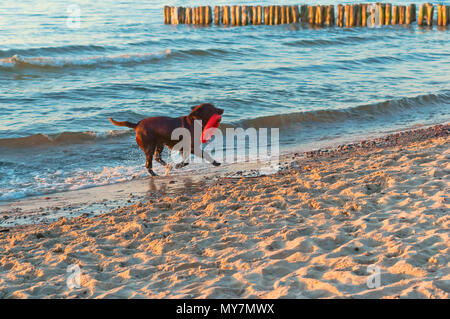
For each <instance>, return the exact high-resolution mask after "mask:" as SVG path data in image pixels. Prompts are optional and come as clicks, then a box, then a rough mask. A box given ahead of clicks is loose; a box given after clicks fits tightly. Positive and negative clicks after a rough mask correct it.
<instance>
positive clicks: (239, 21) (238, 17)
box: [235, 6, 242, 25]
mask: <svg viewBox="0 0 450 319" xmlns="http://www.w3.org/2000/svg"><path fill="white" fill-rule="evenodd" d="M235 10H236V25H242V7H241V6H236V9H235Z"/></svg>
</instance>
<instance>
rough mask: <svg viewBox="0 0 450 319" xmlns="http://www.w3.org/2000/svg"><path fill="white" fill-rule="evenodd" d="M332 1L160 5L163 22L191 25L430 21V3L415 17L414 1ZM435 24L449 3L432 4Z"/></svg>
mask: <svg viewBox="0 0 450 319" xmlns="http://www.w3.org/2000/svg"><path fill="white" fill-rule="evenodd" d="M334 8H335V7H334V6H333V5H315V6H308V5H300V6H297V5H283V6H279V5H271V6H237V5H236V6H214V11H213V9H212V8H211V7H210V6H201V7H195V8H187V7H169V6H165V7H164V23H165V24H195V25H210V24H212V23H213V21H214V24H216V25H232V26H245V25H261V24H264V25H277V24H290V23H299V22H303V23H309V24H311V25H317V26H324V25H327V26H332V25H335V24H336V25H337V26H338V27H344V26H345V27H356V26H361V27H364V26H375V25H389V24H393V25H395V24H411V23H412V22H414V21H416V20H417V24H418V25H421V26H422V25H429V26H431V25H433V21H434V9H435V7H434V5H433V4H431V3H425V4H422V5H421V6H420V7H419V15H418V17H416V11H417V10H416V5H415V4H410V5H408V6H404V5H392V4H390V3H372V4H345V5H342V4H338V5H337V10H336V14H335V10H334ZM436 11H437V21H436V22H437V24H438V26H447V25H449V24H450V19H449V16H450V6H447V5H440V4H438V5H437V6H436Z"/></svg>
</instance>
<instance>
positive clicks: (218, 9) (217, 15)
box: [214, 6, 220, 25]
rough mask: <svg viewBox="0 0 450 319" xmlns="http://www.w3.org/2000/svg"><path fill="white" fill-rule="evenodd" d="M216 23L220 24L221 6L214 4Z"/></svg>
mask: <svg viewBox="0 0 450 319" xmlns="http://www.w3.org/2000/svg"><path fill="white" fill-rule="evenodd" d="M214 24H215V25H220V7H219V6H214Z"/></svg>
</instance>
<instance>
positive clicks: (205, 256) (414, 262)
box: [0, 124, 450, 298]
mask: <svg viewBox="0 0 450 319" xmlns="http://www.w3.org/2000/svg"><path fill="white" fill-rule="evenodd" d="M448 135H449V125H448V124H447V125H438V126H434V127H430V128H426V129H419V130H414V131H409V132H403V133H397V134H392V135H389V136H386V137H383V138H378V139H374V140H369V141H363V142H358V143H352V144H348V145H342V146H340V147H338V148H335V149H327V150H317V151H313V152H308V153H304V154H303V153H301V154H300V153H299V154H296V153H292V154H289V155H287V156H285V157H284V158H283V159H282V161H281V162H282V169H281V170H280V171H279V172H278V173H276V174H273V175H270V176H255V174H253V170H254V169H255V168H250V167H245V166H244V167H242V166H241V167H236V166H233V167H228V168H222V169H223V171H220V173H218V174H217V175H212V176H210V175H208V176H202V177H201V178H193V179H192V180H191V182H188V183H187V185H188V186H187V187H186V183H184V184H183V183H181V184H179V183H178V181H177V180H176V178H175V177H161V178H160V179H159V180H158V181H157V180H155V181H153V182H149V181H148V180H145V181H142V180H141V181H133V182H130V183H129V184H126V185H125V184H124V185H116V186H111V187H110V189H109V190H108V191H105V192H96V191H95V190H85V191H84V192H85V193H84V195H82V194H81V192H80V193H77V194H73V193H72V194H71V195H70V194H69V195H67V194H65V195H61V197H60V198H59V197H58V196H59V195H57V196H51V195H50V196H49V197H50V199H44V198H40V199H35V200H36V201H37V204H36V206H33V205H35V204H33V203H30V202H26V203H25V204H23V203H22V206H20V207H19V206H15V209H16V213H17V214H18V215H21V214H22V215H23V216H29V215H30V213H33V212H34V213H35V217H36V216H37V217H36V218H35V219H27V218H29V217H25V218H22V219H27V222H23V223H20V222H17V221H16V222H14V220H15V219H16V218H17V217H16V216H15V214H14V211H13V210H12V209H14V207H13V206H9V208H8V209H4V210H3V212H2V215H0V219H3V220H4V221H3V224H2V226H4V227H2V228H0V298H25V297H30V298H46V297H49V298H58V297H63V298H64V297H69V298H73V297H79V298H113V297H116V298H131V297H134V298H138V297H143V298H178V297H182V298H283V297H289V298H399V297H400V298H448V294H449V291H450V284H449V283H450V277H449V276H450V275H449V274H450V272H449V257H448V256H449V246H450V245H449V244H450V242H449V216H448V211H449V208H450V207H449V198H448V191H449V186H450V179H449V173H450V164H449V157H450V151H449V144H448V143H449V138H448ZM184 180H185V179H184ZM139 183H141V184H139ZM149 183H150V184H149ZM152 183H153V185H154V186H151V185H152ZM144 184H146V185H147V186H146V187H144ZM133 185H134V186H133ZM139 185H140V187H141V188H140V189H141V191H140V192H139ZM164 185H165V186H164ZM142 189H144V190H142ZM119 190H122V191H120V192H119ZM130 193H131V195H130ZM71 196H74V197H71ZM77 196H78V199H79V201H78V202H77V201H76V200H75V199H76V198H77ZM53 197H56V199H54V198H53ZM96 198H97V200H96ZM52 200H55V202H52ZM105 200H106V202H105ZM118 201H120V203H119V202H118ZM128 201H130V203H128ZM86 202H89V203H91V204H92V205H93V206H90V207H91V208H89V209H92V211H91V212H85V213H83V214H82V215H81V216H78V217H73V218H67V217H60V218H59V219H58V220H57V221H51V220H47V222H46V223H44V222H45V221H46V220H45V215H44V217H42V215H41V214H42V213H46V210H52V209H54V208H55V205H61V207H60V210H63V209H67V211H70V208H68V207H70V205H73V207H79V208H80V209H81V210H82V209H86V207H85V206H84V205H85V204H86ZM44 203H50V204H48V205H47V206H46V207H42V211H40V212H39V211H38V209H37V207H39V205H44ZM108 203H109V204H108ZM16 204H17V203H16ZM105 204H106V205H105ZM17 205H18V204H17ZM26 205H28V206H26ZM95 205H97V206H95ZM101 205H103V207H105V206H106V207H105V208H103V209H104V210H105V212H104V213H101V210H100V208H99V207H100V206H101ZM108 205H110V206H111V207H109V206H108ZM114 205H115V206H120V207H118V208H113V207H112V206H114ZM126 205H129V206H126ZM44 206H45V205H44ZM56 207H58V206H56ZM2 208H4V206H3V207H2ZM89 209H88V210H89ZM80 212H81V211H80ZM74 215H75V214H74ZM5 216H8V217H7V218H6V219H5V218H4V217H5ZM64 216H67V214H64ZM7 220H10V222H7ZM33 221H34V222H40V223H39V224H29V222H33ZM8 223H9V224H8ZM15 224H19V225H17V226H13V225H15ZM20 224H22V225H20ZM71 265H78V266H80V267H81V276H80V287H79V288H74V289H69V288H68V287H67V278H68V276H70V274H71V273H70V272H67V270H68V267H69V266H71ZM372 267H373V268H372ZM370 269H375V271H378V273H379V277H378V278H379V279H380V285H379V287H373V286H371V285H370V284H369V285H368V284H367V281H368V280H369V282H376V281H370V280H371V278H374V277H370V275H371V271H370Z"/></svg>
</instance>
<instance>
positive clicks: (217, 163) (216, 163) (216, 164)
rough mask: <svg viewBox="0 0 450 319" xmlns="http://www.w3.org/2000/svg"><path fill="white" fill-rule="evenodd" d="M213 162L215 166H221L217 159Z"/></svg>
mask: <svg viewBox="0 0 450 319" xmlns="http://www.w3.org/2000/svg"><path fill="white" fill-rule="evenodd" d="M212 164H213V165H214V166H220V163H219V162H216V161H214V162H212Z"/></svg>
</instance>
